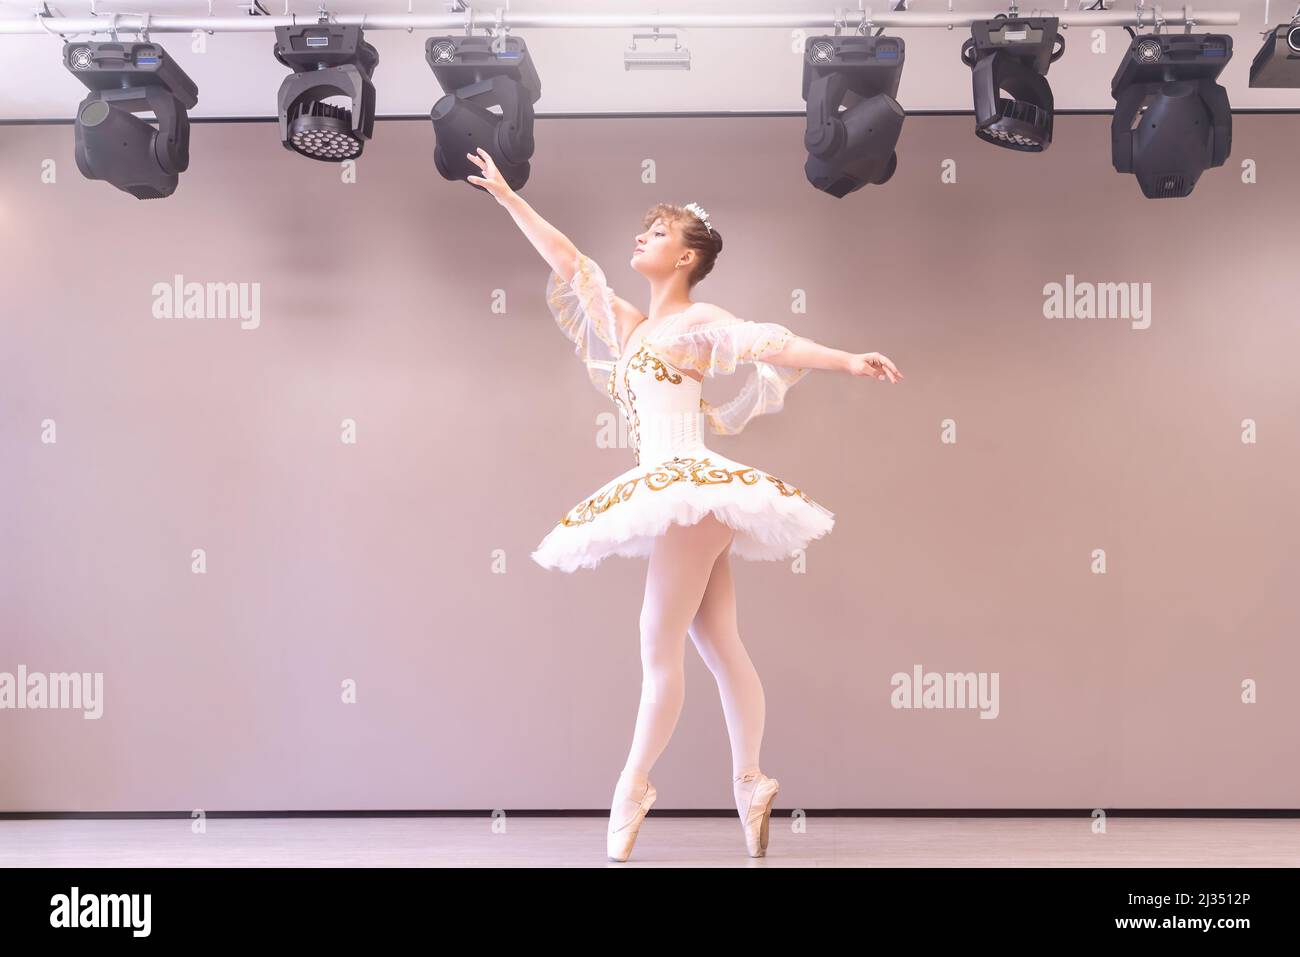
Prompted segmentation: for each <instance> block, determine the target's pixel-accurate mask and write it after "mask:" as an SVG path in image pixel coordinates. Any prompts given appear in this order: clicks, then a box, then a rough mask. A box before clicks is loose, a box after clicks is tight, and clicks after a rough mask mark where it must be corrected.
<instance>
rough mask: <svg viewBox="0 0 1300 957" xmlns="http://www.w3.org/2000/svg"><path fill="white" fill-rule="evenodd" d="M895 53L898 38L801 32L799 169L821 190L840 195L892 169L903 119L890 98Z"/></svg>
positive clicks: (894, 91) (894, 90) (900, 49)
mask: <svg viewBox="0 0 1300 957" xmlns="http://www.w3.org/2000/svg"><path fill="white" fill-rule="evenodd" d="M903 54H904V44H903V41H902V40H901V39H899V38H898V37H882V36H879V35H876V36H868V35H861V34H846V35H844V36H818V37H809V38H808V39H807V41H806V42H805V44H804V58H803V98H804V100H805V101H806V102H807V104H808V110H807V116H808V119H807V126H806V127H805V130H804V137H803V141H804V148H805V149H807V150H808V159H807V161H806V162H805V163H804V175H805V176H807V177H808V182H810V183H812V185H813V186H815V187H817V188H818V189H819V190H821V191H822V192H824V193H829V194H830V195H831V196H834V197H836V198H837V199H842V198H843V197H844V196H846V195H848V194H849V193H851V192H853V191H854V190H857V189H861V188H862V187H863V186H865V185H866V184H867V183H875V184H877V185H879V184H882V183H885V182H887V181H888V180H889V178H890V177H891V176H893V175H894V170H895V169H896V168H897V167H898V154H897V153H896V152H894V147H895V146H896V145H897V143H898V137H899V134H900V133H902V131H903V120H904V118H905V117H906V114H905V113H904V112H903V108H902V107H901V106H899V105H898V101H897V100H896V99H894V97H896V96H897V95H898V81H899V78H900V77H901V76H902V73H903ZM841 105H843V106H844V107H845V108H844V109H843V110H841V109H840V107H841Z"/></svg>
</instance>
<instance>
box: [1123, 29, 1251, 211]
mask: <svg viewBox="0 0 1300 957" xmlns="http://www.w3.org/2000/svg"><path fill="white" fill-rule="evenodd" d="M1231 57H1232V37H1230V36H1228V35H1227V34H1222V33H1152V34H1142V35H1139V36H1135V37H1134V38H1133V40H1132V42H1131V43H1130V44H1129V47H1128V51H1127V52H1126V53H1125V54H1124V60H1123V62H1122V63H1120V65H1119V69H1118V70H1117V71H1116V72H1115V77H1114V79H1112V80H1111V81H1110V93H1111V96H1113V97H1114V98H1115V115H1114V117H1113V118H1112V119H1111V123H1110V148H1111V162H1112V164H1113V165H1114V167H1115V170H1116V172H1119V173H1134V174H1136V175H1137V180H1138V184H1139V185H1140V186H1141V187H1142V193H1143V195H1145V196H1146V197H1147V198H1148V199H1170V198H1173V197H1177V196H1187V195H1188V194H1190V193H1191V191H1192V187H1194V186H1195V185H1196V181H1197V180H1198V179H1199V178H1200V176H1201V173H1203V172H1204V171H1205V170H1207V169H1209V168H1210V167H1212V166H1222V165H1223V164H1224V162H1225V161H1226V160H1227V159H1228V153H1229V152H1230V151H1231V149H1232V107H1231V106H1229V105H1228V92H1227V90H1225V89H1224V88H1223V87H1222V86H1220V85H1219V84H1218V83H1216V82H1214V81H1215V80H1216V79H1217V78H1218V76H1219V74H1220V73H1221V72H1222V71H1223V67H1224V65H1225V64H1226V63H1227V62H1228V60H1229V59H1231Z"/></svg>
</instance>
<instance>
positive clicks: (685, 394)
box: [606, 336, 708, 465]
mask: <svg viewBox="0 0 1300 957" xmlns="http://www.w3.org/2000/svg"><path fill="white" fill-rule="evenodd" d="M646 338H647V340H651V339H652V338H653V337H652V336H647V337H646ZM702 385H703V383H701V382H700V381H698V380H696V379H695V378H694V377H693V376H689V375H687V374H686V373H685V372H682V371H681V370H680V369H678V368H677V367H676V366H673V365H672V364H671V363H669V362H667V361H665V360H664V359H663V358H662V357H661V356H660V355H659V354H658V353H657V352H656V350H655V346H654V342H653V341H642V342H641V343H640V344H639V345H638V346H637V347H636V348H634V349H629V351H628V352H627V353H626V354H625V355H623V356H622V357H621V358H620V359H619V360H618V362H617V363H615V365H614V369H613V371H612V372H611V373H610V376H609V381H608V383H607V384H606V390H607V391H608V392H609V395H610V397H611V398H612V399H613V400H614V401H615V403H617V404H618V406H619V408H620V409H622V410H623V416H624V418H625V419H626V420H627V423H628V432H629V435H630V437H631V441H632V447H633V449H634V450H635V452H636V464H638V465H640V464H641V463H642V462H647V463H649V462H658V461H661V460H663V459H668V458H672V457H673V456H674V455H685V454H688V453H697V452H700V451H707V450H708V447H707V446H706V445H705V444H704V429H705V417H704V411H703V408H704V403H703V398H702V395H701V393H702V391H703V389H702Z"/></svg>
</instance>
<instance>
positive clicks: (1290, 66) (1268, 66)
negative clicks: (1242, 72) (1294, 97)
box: [1250, 12, 1300, 87]
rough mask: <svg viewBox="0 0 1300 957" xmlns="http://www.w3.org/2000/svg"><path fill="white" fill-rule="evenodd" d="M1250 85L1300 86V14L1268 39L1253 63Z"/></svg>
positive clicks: (1276, 30) (1275, 29)
mask: <svg viewBox="0 0 1300 957" xmlns="http://www.w3.org/2000/svg"><path fill="white" fill-rule="evenodd" d="M1250 85H1251V86H1263V87H1300V12H1298V13H1297V15H1296V17H1295V19H1293V20H1292V21H1291V22H1290V23H1283V24H1281V25H1280V26H1276V27H1274V28H1273V30H1272V31H1271V32H1270V33H1268V34H1267V35H1266V36H1265V37H1264V45H1263V46H1262V47H1260V48H1259V52H1258V53H1256V54H1255V59H1254V61H1253V62H1252V63H1251V64H1250Z"/></svg>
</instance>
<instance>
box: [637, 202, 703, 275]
mask: <svg viewBox="0 0 1300 957" xmlns="http://www.w3.org/2000/svg"><path fill="white" fill-rule="evenodd" d="M688 253H690V255H687V254H688ZM693 255H694V254H693V252H691V250H688V249H687V248H686V245H685V243H683V242H682V239H681V236H679V235H678V234H677V229H676V227H675V226H671V225H669V224H668V223H667V222H666V221H665V220H664V219H663V217H660V218H658V219H656V220H655V221H654V222H653V223H651V224H650V225H649V227H647V228H646V229H645V230H643V231H642V232H640V233H638V234H637V236H636V242H635V246H634V248H633V250H632V268H633V269H635V270H636V271H637V272H639V273H640V274H641V275H643V276H645V277H646V278H647V279H655V278H659V277H663V276H671V275H672V274H673V273H674V272H676V271H677V269H678V266H677V264H678V263H679V262H680V263H682V264H683V265H682V267H681V268H683V269H685V268H687V264H688V263H689V261H690V258H691V256H693Z"/></svg>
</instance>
